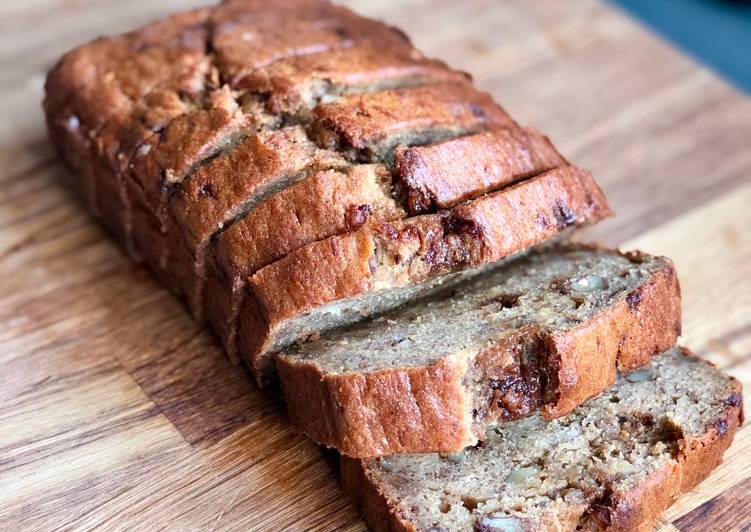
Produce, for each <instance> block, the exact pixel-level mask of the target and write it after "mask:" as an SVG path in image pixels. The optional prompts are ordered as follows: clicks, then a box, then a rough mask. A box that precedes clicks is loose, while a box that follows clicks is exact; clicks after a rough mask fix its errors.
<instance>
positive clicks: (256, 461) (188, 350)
mask: <svg viewBox="0 0 751 532" xmlns="http://www.w3.org/2000/svg"><path fill="white" fill-rule="evenodd" d="M199 3H200V2H193V1H180V0H167V1H161V2H154V1H153V0H132V1H128V2H125V1H123V0H97V1H94V0H25V1H24V2H10V1H6V2H2V3H0V92H1V93H2V98H0V110H1V113H0V116H2V120H0V405H1V406H0V529H1V530H50V529H91V528H96V527H99V528H103V529H108V530H109V529H123V530H151V529H173V530H219V529H222V530H231V529H236V530H282V529H293V530H304V529H320V530H334V529H337V530H361V529H363V528H364V525H363V524H362V522H361V521H360V520H359V518H358V516H357V514H356V512H355V511H354V509H353V507H352V505H351V504H350V502H349V501H348V500H347V498H346V497H344V495H343V494H342V492H341V491H340V490H339V488H338V486H337V482H336V474H335V471H334V464H335V459H333V458H332V457H331V456H330V455H327V454H325V453H323V454H322V452H321V451H320V450H319V449H318V448H317V447H316V446H315V445H314V444H312V443H310V442H309V441H307V440H306V439H305V438H303V437H302V436H299V435H296V434H295V433H294V432H293V431H292V430H291V429H290V427H289V424H288V421H287V419H286V417H285V414H284V410H283V406H282V405H281V404H280V402H279V401H278V400H276V399H274V398H273V395H271V394H264V393H261V392H260V391H259V390H258V389H257V388H256V387H255V386H254V385H253V384H252V382H251V380H250V379H249V378H248V375H246V374H245V372H244V371H243V370H242V369H241V368H238V367H234V366H231V365H230V364H229V363H228V362H227V361H226V360H225V359H224V357H223V355H222V353H221V352H220V350H219V348H218V347H217V343H216V341H215V339H214V338H213V337H212V335H211V334H210V333H208V332H207V331H205V330H202V329H200V328H198V327H197V326H196V325H195V324H194V323H193V322H191V320H190V319H189V318H188V315H187V313H186V312H185V311H184V310H183V309H182V307H181V306H180V305H179V304H178V302H177V301H175V300H174V299H173V298H172V297H171V296H170V295H169V294H167V292H166V291H164V290H163V289H161V288H160V287H159V286H158V285H157V284H156V282H155V281H154V280H153V279H152V278H151V277H150V276H149V274H148V273H147V272H145V271H144V270H142V269H141V268H139V267H137V266H134V265H132V264H131V263H129V262H128V260H127V259H126V258H125V257H124V256H123V255H122V254H121V253H120V252H119V251H118V249H117V248H116V247H115V246H114V245H113V244H112V243H111V242H110V241H109V240H108V238H107V236H106V235H105V234H104V233H103V231H102V230H101V229H100V228H99V227H98V226H97V225H95V224H94V223H93V222H92V221H91V220H90V219H89V218H88V216H87V215H86V213H85V212H84V210H83V208H82V205H81V204H80V203H79V202H78V200H77V199H76V198H75V197H73V196H71V195H70V194H69V193H68V191H67V190H66V189H65V188H64V187H63V186H62V185H61V184H60V180H61V179H60V178H61V177H63V176H64V173H65V170H64V169H63V167H62V166H61V164H60V163H59V162H58V161H57V159H56V158H55V157H54V154H53V152H52V149H51V147H50V146H49V144H48V143H47V140H46V135H45V131H44V127H43V122H42V114H41V111H40V101H41V98H42V84H43V80H44V75H45V72H46V71H47V69H49V68H50V66H51V65H52V64H53V62H54V61H55V59H56V58H57V57H58V56H59V55H60V54H61V53H62V52H64V51H66V50H67V49H69V48H70V47H72V46H74V45H76V44H79V43H82V42H84V41H87V40H89V39H91V38H93V37H95V36H97V35H100V34H109V33H113V32H118V31H122V30H126V29H129V28H134V27H137V26H138V25H140V24H142V23H144V22H146V21H148V20H150V19H153V18H155V17H158V16H162V15H164V14H166V13H168V12H172V11H175V10H178V9H182V8H186V7H192V6H194V5H197V4H199ZM351 4H352V6H353V7H355V8H356V9H358V10H359V11H360V12H362V13H364V14H366V15H370V16H375V17H378V18H382V19H386V20H388V21H389V22H392V23H394V24H397V25H399V26H401V27H402V28H404V29H405V30H407V32H408V33H409V34H410V35H412V36H413V38H414V40H415V41H416V43H417V44H418V46H420V47H421V48H423V49H424V50H425V51H427V52H428V53H429V54H431V55H435V56H439V57H442V58H444V59H446V60H447V61H448V62H449V63H450V64H451V65H453V66H456V67H459V68H462V69H464V70H467V71H469V72H471V73H472V74H474V76H475V78H476V79H477V81H478V83H479V85H480V86H482V87H483V88H485V89H487V90H490V91H491V92H492V93H493V94H494V95H495V96H496V98H497V99H498V100H499V101H500V102H501V103H502V104H503V105H504V106H505V107H506V108H507V109H508V110H509V111H510V112H511V114H512V115H513V116H514V117H516V118H517V119H518V120H519V121H520V122H521V123H523V124H525V125H534V126H537V127H539V128H540V129H542V130H543V131H545V132H547V133H549V134H550V136H551V137H552V138H553V140H554V141H555V142H556V143H557V145H558V146H559V147H560V148H561V150H562V151H563V152H564V153H565V154H566V156H567V157H568V158H569V159H571V160H572V161H575V162H576V163H577V164H579V165H581V166H584V167H588V168H590V169H591V170H592V171H593V172H594V173H595V175H596V176H598V178H599V179H600V182H601V184H602V186H603V188H604V190H605V192H606V194H607V195H608V197H609V198H610V200H611V203H612V205H613V207H614V208H615V210H616V211H617V213H618V216H617V217H616V218H614V219H612V220H609V221H607V222H606V223H603V224H601V225H599V226H598V227H596V228H594V229H593V230H591V231H590V233H589V235H588V236H590V237H591V238H594V239H599V240H602V241H605V242H607V243H610V244H623V246H624V247H626V248H633V247H640V248H643V249H645V250H646V251H649V252H652V253H659V254H665V255H668V256H670V257H672V258H674V259H675V261H676V263H677V266H678V271H679V276H680V280H681V283H682V287H683V294H684V309H685V326H684V337H683V343H684V344H685V345H687V346H688V347H690V348H692V349H695V350H696V351H698V352H699V353H701V354H702V355H704V356H706V357H708V358H710V359H711V360H713V361H714V362H716V363H717V364H718V365H719V366H721V367H722V368H724V369H727V371H729V372H730V373H732V374H734V375H735V376H737V377H738V378H740V379H741V380H742V381H743V383H744V386H745V388H746V390H747V399H746V406H747V411H751V409H748V406H749V399H748V397H749V396H751V100H749V98H747V97H745V96H743V95H741V94H739V93H737V92H736V91H734V90H733V89H731V88H730V87H729V86H728V85H726V84H725V83H723V82H722V81H720V80H718V79H717V78H716V77H715V76H714V75H712V74H710V73H709V72H708V71H707V70H705V69H703V68H701V67H699V66H697V65H696V64H695V63H693V62H692V61H691V60H690V59H688V58H686V57H684V56H682V55H681V54H679V53H678V52H676V51H675V50H674V49H672V48H671V47H670V46H669V45H667V44H666V43H664V42H662V41H660V40H659V39H658V38H656V37H655V36H653V35H651V34H649V33H648V32H647V31H646V30H645V29H644V28H642V27H640V26H638V25H637V24H636V23H635V22H633V21H631V20H630V19H628V18H627V17H626V16H625V15H623V14H622V13H620V12H618V11H617V10H615V9H614V8H613V7H611V6H609V5H607V4H603V3H600V2H598V1H595V0H576V1H569V2H560V1H558V0H534V1H529V0H506V1H504V2H499V1H498V0H474V1H466V2H456V1H453V0H431V1H429V0H407V1H402V2H398V3H397V2H389V1H387V0H357V1H352V2H351ZM750 457H751V428H749V426H748V425H746V426H745V427H744V428H743V429H742V430H741V432H740V433H739V435H738V437H737V439H736V442H735V444H734V445H733V446H732V447H731V448H730V450H729V451H728V453H727V455H726V458H725V463H724V464H723V465H722V466H721V467H720V468H719V469H717V470H716V471H715V472H714V473H713V474H712V475H711V477H710V478H709V479H707V481H706V482H704V483H703V484H702V485H701V486H700V487H699V488H698V489H697V490H695V491H693V492H691V493H689V494H687V495H686V496H684V497H683V498H681V499H680V500H679V501H678V503H677V504H676V505H675V506H673V507H672V508H671V509H670V510H669V511H668V512H667V513H666V514H665V515H664V516H663V518H662V520H661V522H660V527H661V529H662V530H676V529H679V530H701V531H713V530H722V531H734V530H744V529H746V530H748V529H749V527H750V526H751V504H750V502H749V491H750V490H751V484H750V482H751V481H750V480H749V479H750V478H751V458H750Z"/></svg>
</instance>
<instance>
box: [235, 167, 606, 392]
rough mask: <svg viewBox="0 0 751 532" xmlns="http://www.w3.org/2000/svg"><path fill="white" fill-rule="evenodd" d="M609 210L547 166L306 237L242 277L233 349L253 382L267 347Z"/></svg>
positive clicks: (387, 303) (569, 171)
mask: <svg viewBox="0 0 751 532" xmlns="http://www.w3.org/2000/svg"><path fill="white" fill-rule="evenodd" d="M609 214H610V209H609V207H608V206H607V203H606V202H605V198H604V196H603V195H602V192H601V191H600V189H599V188H598V186H597V184H596V183H595V181H594V179H593V178H592V176H591V174H589V173H588V172H585V171H583V170H580V169H578V168H575V167H571V166H568V167H563V168H558V169H556V170H551V171H549V172H546V173H544V174H541V175H539V176H537V177H534V178H531V179H529V180H527V181H522V182H521V183H518V184H516V185H512V186H510V187H508V188H505V189H502V190H499V191H498V192H494V193H492V194H488V195H486V196H483V197H482V198H479V199H476V200H473V201H470V202H467V203H463V204H460V205H457V206H456V207H454V208H453V209H451V210H450V211H445V212H440V213H437V214H427V215H423V216H417V217H414V218H407V219H404V220H399V221H396V222H391V223H388V222H379V223H374V224H368V225H366V226H365V227H363V228H362V229H360V230H358V231H355V232H352V233H348V234H346V235H340V236H335V237H331V238H328V239H326V240H322V241H319V242H315V243H313V244H310V245H308V246H305V247H303V248H301V249H299V250H297V251H295V252H293V253H290V254H289V255H287V256H286V257H284V258H283V259H281V260H279V261H277V262H275V263H273V264H270V265H268V266H266V267H264V268H261V269H260V270H259V271H257V272H256V273H255V274H253V275H252V276H251V277H250V278H249V279H248V290H247V293H246V297H245V301H244V303H243V305H242V308H241V311H240V316H239V320H238V332H237V335H238V350H239V353H240V354H241V355H242V356H243V357H244V358H245V359H246V360H247V361H248V362H249V365H250V367H251V369H252V370H253V372H254V373H255V374H256V377H257V378H258V380H259V381H260V382H263V381H264V380H265V379H266V378H267V377H268V375H269V374H270V373H271V372H273V369H274V368H273V360H272V357H271V355H272V354H273V353H274V352H277V351H279V350H281V349H283V348H285V347H287V346H289V345H291V344H292V343H294V342H296V341H299V340H301V339H306V338H308V337H310V336H311V335H317V334H319V333H322V332H324V331H327V330H331V329H334V328H336V327H340V326H343V325H347V324H351V323H354V322H356V321H360V320H362V319H363V318H364V317H366V316H368V315H374V314H376V313H380V312H383V311H385V310H388V309H389V308H394V307H395V306H397V305H399V304H401V303H404V302H405V301H407V300H409V299H413V298H414V297H415V295H416V293H417V292H421V293H425V292H426V291H430V290H432V289H433V288H432V287H431V286H430V285H426V284H424V283H425V282H426V281H430V280H432V279H436V280H438V282H441V277H442V276H445V275H447V274H450V273H454V272H459V271H462V270H471V269H474V268H479V267H482V266H484V265H487V264H490V263H493V262H496V261H499V260H501V259H503V258H505V257H508V256H510V255H512V254H514V253H518V252H520V251H523V250H525V249H527V248H530V247H532V246H534V245H536V244H540V243H542V242H544V241H546V240H548V239H550V238H552V237H554V236H556V235H560V234H561V232H562V231H563V230H564V229H566V228H568V227H574V226H581V225H585V224H588V223H592V222H595V221H598V220H600V219H601V218H603V217H604V216H607V215H609Z"/></svg>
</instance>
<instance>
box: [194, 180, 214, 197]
mask: <svg viewBox="0 0 751 532" xmlns="http://www.w3.org/2000/svg"><path fill="white" fill-rule="evenodd" d="M198 195H199V196H200V197H207V196H208V197H210V198H212V199H216V194H215V193H214V187H213V186H212V185H211V183H207V182H204V183H201V186H200V187H198Z"/></svg>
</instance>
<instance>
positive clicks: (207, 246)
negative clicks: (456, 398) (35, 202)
mask: <svg viewBox="0 0 751 532" xmlns="http://www.w3.org/2000/svg"><path fill="white" fill-rule="evenodd" d="M44 108H45V112H46V116H47V122H48V126H49V130H50V135H51V137H52V139H53V141H54V143H55V144H56V145H57V146H58V148H59V150H60V152H61V153H62V154H63V156H64V157H65V159H66V161H67V162H68V164H69V165H70V166H71V167H72V169H73V170H74V171H75V172H77V173H78V175H79V180H78V183H79V186H80V188H81V189H82V191H83V193H84V195H85V197H86V198H87V202H88V205H89V207H90V209H91V210H92V212H93V213H94V214H95V215H97V216H98V217H100V218H102V220H103V221H104V223H105V224H106V225H107V226H108V227H109V228H110V229H111V230H112V231H113V233H114V234H115V235H116V236H117V238H118V240H119V241H120V242H121V243H122V244H123V246H124V247H125V248H126V249H127V250H128V251H129V253H130V255H131V256H132V257H133V258H134V259H136V260H140V261H143V262H145V263H146V264H147V265H148V266H149V267H151V268H152V269H153V270H154V272H155V273H156V275H157V276H158V277H159V279H160V280H161V281H162V282H163V283H164V284H165V285H167V286H168V287H169V288H171V289H172V290H173V291H174V292H175V293H177V294H178V295H179V296H181V297H182V298H184V299H185V301H186V303H187V304H188V307H189V308H190V309H191V311H192V312H193V315H194V316H195V317H196V318H197V319H198V321H202V320H203V319H206V318H208V319H209V321H211V323H212V324H213V325H214V327H215V329H216V330H217V332H218V333H219V335H220V337H221V338H222V341H223V342H224V344H225V346H226V347H227V350H228V352H229V353H230V354H233V353H234V351H235V350H236V349H237V347H236V346H237V343H238V342H237V341H236V336H241V337H242V340H241V343H242V345H240V346H239V347H240V348H241V349H242V350H243V354H244V356H245V358H247V359H249V360H250V361H251V365H252V367H253V368H254V371H256V372H257V373H258V374H259V377H260V378H263V373H264V371H265V370H268V369H272V368H273V363H271V359H270V358H269V357H268V354H269V353H270V352H273V351H274V350H277V349H278V348H280V347H284V346H286V345H289V344H290V343H291V342H293V341H296V340H299V339H301V338H305V337H307V336H309V335H311V334H317V333H318V332H319V330H321V331H322V330H327V329H330V328H333V327H337V326H341V325H344V324H346V323H351V322H353V321H357V320H359V319H362V318H363V317H365V316H369V315H372V314H374V313H376V312H381V311H383V310H385V309H388V308H392V307H393V306H395V305H399V304H402V303H405V302H407V301H409V300H410V299H411V298H413V297H416V295H418V294H423V293H427V292H429V291H430V290H432V289H434V287H435V286H436V285H439V284H445V283H446V282H456V281H457V280H458V279H459V278H461V277H464V276H465V274H463V273H461V272H462V271H464V270H471V269H477V268H480V267H482V266H484V265H486V264H489V263H492V262H494V261H497V260H499V259H501V258H503V257H505V256H507V255H509V254H512V253H515V252H518V251H521V250H523V249H526V248H527V247H530V246H533V245H536V244H538V243H540V242H542V241H544V240H546V239H548V238H551V237H554V236H556V235H558V234H559V233H560V232H561V231H563V230H564V229H565V228H567V227H570V226H581V225H584V224H587V223H594V222H596V221H598V220H599V219H601V218H602V217H604V216H607V215H609V214H610V211H609V209H608V207H607V204H606V202H605V200H604V198H603V196H602V193H601V191H600V190H599V188H598V187H597V185H596V184H595V182H594V180H593V179H592V177H591V176H590V175H589V174H586V173H585V172H583V171H581V170H577V169H575V168H572V167H569V166H568V163H567V162H566V160H565V159H564V158H563V157H562V156H561V155H559V154H558V153H557V152H556V150H555V148H554V147H553V145H552V144H551V143H550V142H549V140H548V139H547V138H545V137H544V136H542V135H541V134H539V133H536V132H535V131H533V130H527V129H522V128H520V127H519V126H518V125H517V123H516V122H515V121H514V120H513V119H512V118H511V117H509V115H508V114H507V113H506V111H505V110H504V109H503V108H502V107H501V106H500V105H498V104H497V103H496V102H494V101H493V99H492V97H491V96H490V95H489V94H487V93H484V92H482V91H479V90H477V88H475V87H474V85H473V84H472V81H471V77H470V76H469V75H467V74H466V73H463V72H460V71H457V70H453V69H451V68H449V67H448V66H447V65H445V64H444V63H442V62H441V61H438V60H434V59H430V58H427V57H425V56H424V55H422V54H421V53H420V52H419V51H418V50H416V49H415V48H414V46H413V45H412V44H411V43H410V41H409V39H408V38H407V37H406V36H405V35H404V34H403V33H402V32H400V31H399V30H397V29H395V28H392V27H390V26H388V25H385V24H382V23H379V22H377V21H372V20H368V19H365V18H362V17H359V16H357V15H356V14H355V13H353V12H352V11H350V10H348V9H346V8H344V7H341V6H336V5H332V4H330V3H329V2H326V1H324V0H290V1H286V2H276V3H274V2H266V1H264V0H225V1H224V2H222V3H221V4H220V5H217V6H215V7H211V8H207V9H202V10H196V11H192V12H188V13H184V14H179V15H175V16H173V17H169V18H167V19H165V20H163V21H159V22H155V23H153V24H149V25H147V26H145V27H143V28H141V29H139V30H136V31H133V32H129V33H126V34H123V35H119V36H114V37H104V38H101V39H98V40H96V41H93V42H91V43H88V44H85V45H83V46H81V47H79V48H77V49H76V50H73V51H72V52H70V53H68V54H66V55H65V56H64V57H63V58H61V60H60V61H59V63H58V64H57V65H56V66H55V68H54V69H53V70H52V72H51V73H50V75H49V76H48V79H47V85H46V96H45V102H44ZM457 153H460V154H461V155H460V157H459V160H456V155H455V154H457ZM452 154H454V155H453V157H454V160H452ZM374 168H377V169H378V171H377V172H372V171H373V169H374ZM369 172H370V174H369ZM376 173H377V178H378V179H377V181H378V183H377V186H376V187H373V186H372V185H373V181H374V180H373V179H368V175H370V177H373V176H374V175H375V174H376ZM347 181H349V183H351V185H352V187H353V188H349V189H347V193H341V194H339V193H337V194H335V195H333V196H332V195H331V194H329V193H330V192H332V193H333V192H336V191H340V190H343V188H342V187H343V186H345V185H346V186H349V184H348V183H347ZM319 185H320V186H319ZM324 202H325V203H326V204H325V205H324V204H323V203H324ZM379 206H386V207H387V208H384V209H380V208H379ZM446 209H452V210H451V211H450V212H442V210H446ZM439 211H440V212H439ZM267 216H270V217H272V218H266V217H267ZM411 217H414V218H411ZM259 219H262V220H263V221H262V222H261V223H259ZM277 221H278V226H277V229H278V230H277V231H274V230H273V227H272V224H275V223H276V222H277ZM235 228H236V229H235ZM297 228H300V230H298V229H297ZM225 235H226V236H225ZM306 260H312V261H317V262H313V263H310V264H305V263H304V261H306ZM259 268H260V269H259ZM324 269H326V270H327V271H325V272H324V271H323V270H324ZM449 275H451V276H452V277H451V278H450V279H449V278H448V277H447V276H449ZM466 275H470V273H469V272H468V273H467V274H466ZM286 277H289V279H290V283H286V280H285V279H286ZM207 284H208V289H207ZM246 284H247V285H248V290H247V293H249V294H250V295H249V296H247V297H245V296H244V291H245V288H246ZM286 284H290V286H285V285H286ZM280 285H281V286H280ZM302 285H304V286H305V288H304V289H300V290H298V288H297V287H298V286H302ZM207 290H208V293H207ZM243 298H244V299H243ZM243 301H245V305H246V309H245V311H244V312H243V313H242V319H241V320H239V321H240V323H239V324H236V323H235V322H236V321H237V320H236V318H237V317H238V314H239V309H240V308H241V302H243ZM322 306H325V307H327V308H326V309H321V307H322ZM238 331H239V332H240V333H241V334H238ZM261 368H263V369H261Z"/></svg>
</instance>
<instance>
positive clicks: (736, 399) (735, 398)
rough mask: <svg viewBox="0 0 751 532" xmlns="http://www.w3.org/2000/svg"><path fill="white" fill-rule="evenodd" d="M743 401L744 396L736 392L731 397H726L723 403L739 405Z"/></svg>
mask: <svg viewBox="0 0 751 532" xmlns="http://www.w3.org/2000/svg"><path fill="white" fill-rule="evenodd" d="M741 401H743V397H742V396H741V394H739V393H734V394H732V395H730V397H728V398H726V399H725V400H724V401H723V403H725V404H726V405H727V406H738V405H739V404H741Z"/></svg>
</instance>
